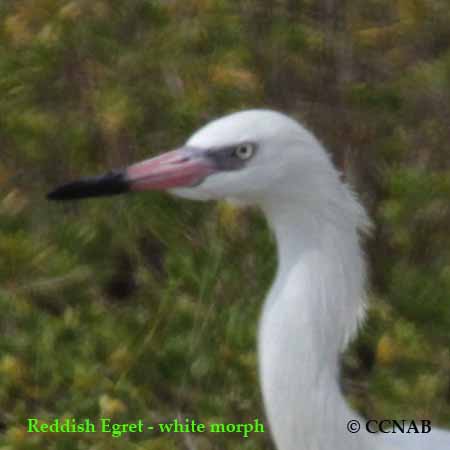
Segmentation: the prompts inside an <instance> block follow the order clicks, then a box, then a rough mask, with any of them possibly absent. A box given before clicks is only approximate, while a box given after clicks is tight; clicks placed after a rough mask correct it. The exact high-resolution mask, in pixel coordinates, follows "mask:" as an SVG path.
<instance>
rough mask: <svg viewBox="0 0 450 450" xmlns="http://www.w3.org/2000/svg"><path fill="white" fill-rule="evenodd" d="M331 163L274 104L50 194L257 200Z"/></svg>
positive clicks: (306, 183) (306, 181) (306, 185)
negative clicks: (154, 193)
mask: <svg viewBox="0 0 450 450" xmlns="http://www.w3.org/2000/svg"><path fill="white" fill-rule="evenodd" d="M330 167H331V165H330V162H329V160H328V157H327V155H326V153H325V152H324V151H323V149H322V147H321V146H320V145H319V144H318V143H317V141H316V140H315V138H314V137H313V136H312V135H311V134H310V133H308V132H307V131H306V130H305V129H304V128H303V127H302V126H301V125H299V124H298V123H297V122H295V121H294V120H292V119H290V118H289V117H287V116H285V115H283V114H281V113H277V112H274V111H269V110H248V111H242V112H238V113H234V114H230V115H228V116H225V117H223V118H221V119H217V120H214V121H213V122H211V123H209V124H207V125H206V126H205V127H203V128H201V129H200V130H199V131H197V132H196V133H194V135H193V136H191V137H190V138H189V139H188V141H187V142H186V144H185V145H184V146H182V147H180V148H179V149H177V150H173V151H171V152H168V153H165V154H163V155H161V156H158V157H155V158H151V159H148V160H145V161H142V162H140V163H137V164H134V165H131V166H130V167H128V168H126V169H123V170H120V171H114V172H110V173H109V174H106V175H103V176H100V177H94V178H86V179H82V180H80V181H76V182H72V183H69V184H66V185H64V186H61V187H60V188H58V189H56V190H55V191H53V192H51V193H50V194H49V198H50V199H54V200H66V199H73V198H83V197H91V196H101V195H113V194H119V193H122V192H126V191H145V190H155V189H158V190H168V191H170V192H172V193H173V194H175V195H178V196H182V197H185V198H190V199H193V200H212V199H232V200H235V201H237V202H239V203H245V204H252V203H256V204H260V203H264V201H265V199H266V198H268V197H269V196H271V195H273V193H274V192H279V191H280V190H286V191H289V190H290V189H291V188H292V186H293V185H295V186H296V187H297V191H298V186H299V185H300V186H303V189H304V190H305V192H307V191H308V190H311V188H312V186H311V183H312V181H313V178H314V176H316V177H317V174H318V173H319V172H320V171H322V172H323V171H328V170H329V168H330Z"/></svg>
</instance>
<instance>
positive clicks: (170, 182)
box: [126, 147, 216, 191]
mask: <svg viewBox="0 0 450 450" xmlns="http://www.w3.org/2000/svg"><path fill="white" fill-rule="evenodd" d="M215 171H216V169H215V166H214V163H213V161H212V160H210V159H208V158H207V157H206V156H205V155H204V154H202V153H201V151H199V150H196V149H190V148H186V147H183V148H181V149H178V150H172V151H170V152H167V153H164V154H163V155H160V156H157V157H155V158H150V159H147V160H145V161H142V162H139V163H136V164H133V165H132V166H130V167H128V168H127V169H126V178H127V180H128V182H129V184H130V189H131V190H132V191H147V190H154V189H158V190H165V189H172V188H177V187H189V186H194V185H195V184H197V183H199V182H201V181H202V180H203V179H204V178H205V177H207V176H208V175H211V174H212V173H214V172H215Z"/></svg>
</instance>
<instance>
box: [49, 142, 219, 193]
mask: <svg viewBox="0 0 450 450" xmlns="http://www.w3.org/2000/svg"><path fill="white" fill-rule="evenodd" d="M216 171H217V168H216V167H215V164H214V162H213V161H212V160H211V159H210V158H208V155H207V154H206V152H204V151H201V150H199V149H194V148H190V147H182V148H180V149H177V150H173V151H170V152H167V153H164V154H162V155H160V156H157V157H155V158H150V159H147V160H145V161H142V162H139V163H136V164H133V165H131V166H129V167H127V168H125V169H123V170H116V171H113V172H109V173H107V174H105V175H101V176H97V177H88V178H82V179H80V180H77V181H73V182H70V183H67V184H64V185H62V186H60V187H58V188H56V189H55V190H53V191H52V192H50V193H49V194H48V195H47V198H48V199H49V200H73V199H80V198H86V197H101V196H110V195H117V194H122V193H125V192H129V191H147V190H167V189H174V188H182V187H184V188H185V187H192V186H195V185H196V184H198V183H200V182H201V181H202V180H203V179H204V178H205V177H207V176H208V175H211V174H213V173H214V172H216Z"/></svg>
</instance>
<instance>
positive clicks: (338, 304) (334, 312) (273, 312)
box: [259, 179, 375, 450]
mask: <svg viewBox="0 0 450 450" xmlns="http://www.w3.org/2000/svg"><path fill="white" fill-rule="evenodd" d="M336 183H338V184H337V186H338V185H339V186H340V188H339V189H338V192H339V191H340V194H338V195H341V194H342V196H343V197H342V198H338V199H337V201H336V202H334V201H333V200H332V199H328V200H327V201H325V203H324V204H327V206H328V210H327V214H326V216H324V215H323V214H322V213H321V211H320V210H314V209H311V208H310V206H311V205H309V206H308V205H305V204H302V205H301V204H298V203H296V201H298V200H296V199H299V198H302V196H300V195H295V194H292V195H290V196H289V197H290V198H289V199H288V198H285V199H277V201H272V202H270V203H268V204H266V205H263V209H264V211H265V213H266V216H267V217H268V220H269V222H270V224H271V225H272V228H273V229H274V232H275V235H276V239H277V243H278V259H279V266H278V273H277V276H276V279H275V282H274V284H273V286H272V289H271V291H270V292H269V295H268V298H267V300H266V303H265V306H264V311H263V315H262V319H261V322H260V330H259V331H260V333H259V334H260V335H259V362H260V375H261V380H262V388H263V395H264V401H265V406H266V411H267V415H268V419H269V422H270V427H271V431H272V435H273V437H274V440H275V442H276V444H277V448H278V449H279V450H330V449H334V450H365V449H369V448H370V449H372V446H373V442H374V441H373V440H374V439H375V437H373V436H367V435H366V434H365V433H358V434H351V433H349V432H347V430H346V424H347V422H348V421H349V420H350V419H355V418H358V416H357V414H355V413H354V412H353V411H351V410H350V409H349V407H348V406H347V403H346V401H345V399H344V397H343V396H342V394H341V390H340V387H339V384H338V379H339V356H340V354H341V352H342V351H343V350H344V349H345V347H346V345H347V343H348V340H349V339H350V338H351V337H352V336H353V334H354V333H355V331H356V329H357V326H358V322H359V319H361V318H362V317H363V315H364V283H365V268H364V267H365V265H364V260H363V256H362V253H361V249H360V246H359V242H358V230H357V226H358V225H359V226H362V225H363V223H362V222H361V218H364V217H365V216H364V214H363V213H361V211H363V210H362V209H361V207H360V206H359V204H358V203H357V202H356V200H355V199H354V198H353V197H352V196H351V195H349V194H350V193H349V191H347V189H346V188H345V187H344V186H343V185H341V184H340V182H339V180H337V179H336ZM283 200H284V201H283ZM343 200H345V201H344V202H343ZM345 202H347V206H348V208H347V209H343V208H342V205H343V204H346V203H345ZM334 204H336V208H334ZM337 205H340V208H339V209H338V208H337ZM354 213H355V214H356V215H355V214H354ZM352 214H353V216H351V215H352ZM358 214H359V216H358ZM345 215H347V217H345ZM348 215H350V216H348ZM343 216H344V218H343ZM357 216H358V217H357ZM352 224H354V225H352ZM369 440H370V442H369Z"/></svg>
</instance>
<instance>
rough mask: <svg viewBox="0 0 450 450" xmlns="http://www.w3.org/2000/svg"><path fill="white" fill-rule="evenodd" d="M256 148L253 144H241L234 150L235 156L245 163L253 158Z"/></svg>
mask: <svg viewBox="0 0 450 450" xmlns="http://www.w3.org/2000/svg"><path fill="white" fill-rule="evenodd" d="M254 151H255V147H254V146H253V145H252V144H240V145H238V146H237V147H236V148H235V149H234V155H235V156H237V157H238V158H239V159H242V160H243V161H245V160H246V159H250V158H251V157H252V156H253V153H254Z"/></svg>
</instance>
